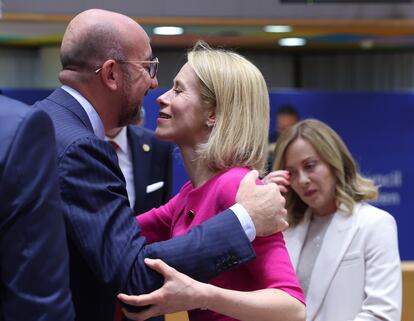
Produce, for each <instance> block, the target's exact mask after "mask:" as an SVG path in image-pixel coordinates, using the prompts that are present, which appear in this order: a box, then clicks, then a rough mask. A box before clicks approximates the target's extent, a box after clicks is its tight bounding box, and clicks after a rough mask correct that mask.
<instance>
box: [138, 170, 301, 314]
mask: <svg viewBox="0 0 414 321" xmlns="http://www.w3.org/2000/svg"><path fill="white" fill-rule="evenodd" d="M248 171H249V169H247V168H243V167H235V168H231V169H229V170H226V171H224V172H221V173H220V174H217V175H216V176H214V177H212V178H211V179H210V180H209V181H207V182H206V183H204V184H203V185H202V186H200V187H198V188H193V187H192V185H191V182H190V181H188V182H187V183H186V184H185V185H184V186H183V187H182V189H181V190H180V192H179V193H178V194H177V195H176V196H175V197H174V198H172V199H171V200H170V201H169V202H168V203H167V204H165V205H164V206H161V207H160V208H157V209H152V210H150V211H148V212H146V213H144V214H141V215H139V216H137V220H138V222H139V224H140V225H141V228H142V234H143V235H144V236H145V237H146V238H147V242H148V243H152V242H156V241H161V240H166V239H169V238H171V237H173V236H177V235H181V234H185V233H187V232H188V230H189V229H191V228H192V227H194V226H196V225H199V224H201V223H202V222H204V221H206V220H208V219H209V218H211V217H213V216H214V215H216V214H217V213H220V212H222V211H224V210H226V209H228V208H229V207H230V206H232V205H233V204H234V203H235V199H236V194H237V189H238V187H239V185H240V181H241V180H242V178H243V177H244V176H245V175H246V174H247V172H248ZM190 211H192V212H193V213H194V216H193V218H191V217H190V216H192V215H189V214H188V213H189V212H190ZM252 245H253V247H254V249H255V251H256V259H255V260H253V261H250V262H248V263H246V264H244V265H241V266H239V267H236V268H234V269H232V270H230V271H228V272H225V273H222V274H221V275H220V276H218V277H216V278H215V279H213V280H212V281H211V282H210V283H211V284H214V285H217V286H219V287H222V288H226V289H232V290H238V291H254V290H259V289H265V288H277V289H280V290H283V291H285V292H287V293H289V294H290V295H291V296H293V297H295V298H296V299H298V300H299V301H301V302H304V301H305V299H304V294H303V291H302V289H301V288H300V285H299V282H298V280H297V278H296V274H295V272H294V269H293V267H292V264H291V262H290V258H289V255H288V252H287V249H286V246H285V241H284V240H283V235H282V233H277V234H274V235H272V236H269V237H256V239H255V240H254V241H253V243H252ZM189 317H190V319H191V320H197V321H204V320H205V321H211V320H226V321H227V320H235V319H233V318H230V317H227V316H224V315H221V314H218V313H215V312H213V311H209V310H199V309H197V310H192V311H189Z"/></svg>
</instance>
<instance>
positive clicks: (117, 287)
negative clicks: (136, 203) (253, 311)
mask: <svg viewBox="0 0 414 321" xmlns="http://www.w3.org/2000/svg"><path fill="white" fill-rule="evenodd" d="M151 57H152V50H151V46H150V43H149V38H148V36H147V34H146V33H145V31H144V30H143V29H142V27H141V26H140V25H139V24H137V23H136V22H135V21H134V20H132V19H130V18H128V17H126V16H124V15H121V14H117V13H114V12H109V11H104V10H97V9H93V10H87V11H84V12H82V13H80V14H79V15H77V16H76V17H75V18H74V19H72V21H71V22H70V23H69V26H68V28H67V29H66V32H65V35H64V38H63V41H62V46H61V61H62V67H63V69H62V71H61V72H60V74H59V79H60V81H61V83H62V84H63V85H64V86H63V87H62V88H59V89H57V90H55V91H54V92H53V93H52V94H51V95H50V96H49V97H47V98H46V99H44V100H42V101H40V102H38V103H37V104H36V107H37V108H40V109H42V110H45V111H46V112H47V113H48V114H49V115H50V116H51V118H52V121H53V123H54V126H55V131H56V140H57V157H58V175H59V183H60V188H61V196H62V201H63V214H64V217H65V222H66V227H67V234H68V235H67V237H68V244H69V254H70V283H71V290H72V297H73V302H74V305H75V311H76V318H77V320H85V321H89V320H99V321H105V320H111V321H112V319H113V315H114V307H115V298H116V294H117V293H119V292H127V293H135V294H138V293H143V292H148V291H152V290H154V289H157V288H159V287H160V286H162V283H163V280H162V277H161V275H159V274H157V273H156V272H154V271H153V270H150V269H147V268H146V267H145V264H144V262H143V260H144V258H145V257H150V258H160V259H162V260H164V261H165V262H166V263H167V264H169V265H172V266H174V267H175V268H176V269H177V270H179V271H181V272H183V273H185V274H187V275H189V276H190V277H196V278H197V279H199V280H208V279H210V278H212V277H214V276H216V275H217V274H219V273H222V272H224V271H226V270H228V269H230V268H231V267H233V266H236V265H239V264H242V263H244V262H246V261H248V260H250V259H253V258H254V256H255V254H254V252H253V250H252V247H251V244H250V242H249V241H251V240H252V239H254V237H255V234H257V235H267V234H270V233H273V232H275V231H278V230H280V229H281V228H285V227H286V222H285V221H284V217H285V216H286V210H285V209H284V208H283V207H284V199H283V197H282V196H281V195H280V192H279V189H278V188H277V186H276V185H274V184H273V185H266V186H264V185H263V186H256V185H255V177H254V175H251V176H249V178H250V179H249V180H248V182H247V184H244V185H243V188H241V189H240V190H239V195H238V197H237V201H238V202H239V204H236V205H234V206H233V207H232V209H231V210H230V209H229V210H226V211H224V212H223V213H221V214H219V215H217V216H215V217H214V218H212V219H211V220H209V221H207V222H205V223H204V224H202V225H200V226H197V227H196V228H194V229H192V230H191V231H190V233H188V234H187V235H183V236H180V237H176V238H173V239H171V240H168V241H166V242H161V243H154V244H151V245H146V243H145V239H144V238H143V237H141V236H140V229H139V226H138V224H137V221H136V219H135V217H134V215H133V211H132V210H131V208H130V207H129V202H128V198H127V192H126V188H125V181H124V178H123V175H122V172H121V170H120V169H119V166H118V164H117V157H116V154H115V152H114V151H113V149H112V148H111V146H110V144H108V143H107V142H105V141H104V136H105V132H108V131H109V130H111V129H113V128H115V127H122V126H125V125H128V124H129V123H130V122H131V121H132V120H133V119H135V117H136V115H137V113H139V109H140V106H141V105H142V100H143V97H144V95H145V94H146V92H147V91H148V90H150V89H153V88H156V87H157V85H158V83H157V78H156V71H157V66H158V60H157V59H156V58H151ZM246 210H247V213H246ZM276 214H277V215H276ZM236 215H237V216H236ZM254 232H256V233H254ZM246 236H247V237H246Z"/></svg>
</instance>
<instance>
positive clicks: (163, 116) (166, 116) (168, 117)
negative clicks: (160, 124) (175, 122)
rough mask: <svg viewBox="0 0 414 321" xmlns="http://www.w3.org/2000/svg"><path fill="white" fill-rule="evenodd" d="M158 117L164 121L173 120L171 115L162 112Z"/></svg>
mask: <svg viewBox="0 0 414 321" xmlns="http://www.w3.org/2000/svg"><path fill="white" fill-rule="evenodd" d="M158 117H159V118H162V119H170V118H171V116H170V115H168V114H166V113H162V112H160V114H159V115H158Z"/></svg>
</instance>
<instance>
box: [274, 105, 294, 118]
mask: <svg viewBox="0 0 414 321" xmlns="http://www.w3.org/2000/svg"><path fill="white" fill-rule="evenodd" d="M276 115H277V116H279V115H289V116H295V117H296V118H297V119H299V118H300V117H299V113H298V111H297V110H296V108H295V107H293V106H292V105H282V106H280V107H279V108H278V110H277V112H276Z"/></svg>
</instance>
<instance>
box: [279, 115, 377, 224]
mask: <svg viewBox="0 0 414 321" xmlns="http://www.w3.org/2000/svg"><path fill="white" fill-rule="evenodd" d="M298 138H302V139H304V140H306V141H307V142H308V143H310V144H311V145H312V146H313V148H314V149H315V150H316V152H317V154H318V155H319V157H320V158H321V159H322V160H323V161H324V162H325V163H327V164H328V166H329V167H330V169H331V171H332V174H333V175H334V177H335V180H336V188H335V197H336V205H337V206H338V207H339V206H340V205H341V204H342V205H343V206H345V210H346V211H347V212H348V213H349V214H351V213H352V210H353V207H354V205H355V203H356V202H359V201H363V200H371V199H376V198H377V196H378V188H377V187H376V186H375V185H374V182H373V181H372V180H369V179H367V178H364V177H362V176H361V175H360V174H358V171H357V170H358V168H357V164H356V162H355V160H354V159H353V158H352V155H351V153H350V152H349V150H348V148H347V147H346V145H345V143H344V142H343V141H342V139H341V138H340V137H339V136H338V134H337V133H336V132H335V131H334V130H333V129H332V128H330V127H329V126H328V125H326V124H325V123H323V122H321V121H319V120H316V119H307V120H303V121H301V122H299V123H297V124H296V125H294V126H292V127H290V128H288V129H286V131H284V132H283V133H282V134H281V135H280V137H279V138H278V140H277V143H276V147H275V151H274V161H273V170H277V169H283V168H285V165H286V164H285V155H286V151H287V149H288V148H289V146H290V144H291V143H292V142H294V141H295V140H296V139H298ZM286 207H287V210H288V217H289V223H290V224H291V225H292V226H295V225H297V224H299V223H300V221H301V220H302V219H303V217H304V214H305V210H306V207H307V205H306V204H305V203H304V202H303V201H302V200H301V199H300V198H299V196H298V195H297V194H296V193H295V192H294V191H293V190H292V189H289V192H288V193H287V195H286Z"/></svg>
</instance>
